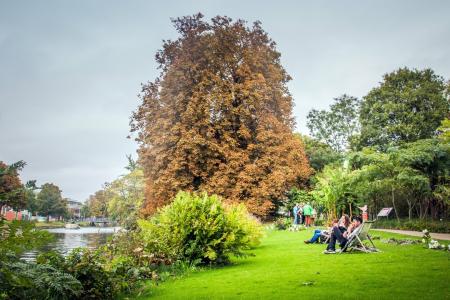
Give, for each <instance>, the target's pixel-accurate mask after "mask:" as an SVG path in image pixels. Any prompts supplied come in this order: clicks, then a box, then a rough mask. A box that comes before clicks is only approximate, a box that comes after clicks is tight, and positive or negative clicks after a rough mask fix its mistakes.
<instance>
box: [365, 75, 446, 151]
mask: <svg viewBox="0 0 450 300" xmlns="http://www.w3.org/2000/svg"><path fill="white" fill-rule="evenodd" d="M447 89H448V87H446V85H445V82H444V79H443V78H442V77H441V76H438V75H436V74H435V73H434V71H433V70H431V69H425V70H416V69H414V70H409V69H408V68H402V69H398V70H396V71H394V72H392V73H389V74H386V75H384V77H383V81H382V82H381V84H380V86H379V87H376V88H373V89H372V90H371V91H370V92H369V94H368V95H367V96H365V97H364V99H363V101H362V105H361V114H360V121H361V140H360V142H361V145H362V146H375V147H377V148H378V149H381V150H383V151H386V150H387V149H388V148H389V147H390V146H395V145H399V144H401V143H405V142H414V141H417V140H419V139H427V138H431V137H433V136H434V135H435V133H436V128H437V127H439V125H440V123H441V121H442V120H443V119H444V118H446V117H448V115H449V112H450V107H449V100H450V98H449V97H450V95H449V91H448V90H447Z"/></svg>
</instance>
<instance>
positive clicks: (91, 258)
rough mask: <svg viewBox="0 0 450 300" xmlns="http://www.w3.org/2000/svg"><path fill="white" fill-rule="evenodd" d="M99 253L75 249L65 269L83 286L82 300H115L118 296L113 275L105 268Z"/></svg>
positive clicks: (67, 259)
mask: <svg viewBox="0 0 450 300" xmlns="http://www.w3.org/2000/svg"><path fill="white" fill-rule="evenodd" d="M102 263H104V261H102V259H101V257H100V256H99V255H98V253H95V252H94V251H92V250H89V249H86V248H78V249H74V250H73V251H72V252H71V253H70V254H69V255H68V256H67V257H66V262H65V269H66V270H67V272H68V273H70V274H71V275H73V276H74V277H75V278H76V279H77V280H78V281H80V282H81V284H82V285H83V292H82V295H81V299H113V298H114V297H115V296H116V294H117V292H118V291H117V289H115V287H114V284H113V279H112V278H111V274H109V273H108V272H107V271H106V270H105V269H104V268H103V265H102Z"/></svg>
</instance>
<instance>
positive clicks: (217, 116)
mask: <svg viewBox="0 0 450 300" xmlns="http://www.w3.org/2000/svg"><path fill="white" fill-rule="evenodd" d="M173 23H174V25H175V28H176V29H177V31H178V32H179V33H180V35H181V36H180V37H179V38H178V39H176V40H174V41H165V42H164V44H163V49H162V50H160V51H159V52H158V53H157V55H156V60H157V62H158V64H159V68H160V69H161V70H162V72H161V75H160V76H159V77H158V78H157V79H156V80H155V81H154V82H151V83H148V84H146V85H144V87H143V91H142V104H141V105H140V107H139V108H138V110H137V111H136V112H135V113H134V114H133V118H132V131H133V132H137V141H138V142H139V143H140V150H139V158H140V162H141V165H142V166H143V168H144V174H145V177H146V180H147V181H146V184H147V187H146V205H145V210H144V213H146V214H152V213H155V212H156V210H157V208H158V207H161V206H163V205H165V204H167V203H169V201H170V200H171V199H173V197H174V196H175V194H176V193H177V192H178V191H180V190H187V191H206V192H209V193H214V194H218V195H220V196H222V197H224V199H226V200H228V201H232V202H240V203H245V204H246V206H247V207H248V209H249V210H250V212H252V213H253V214H255V215H257V216H260V217H265V216H267V215H268V214H269V213H271V212H273V211H274V210H275V208H276V207H275V205H274V203H275V202H276V201H277V200H278V199H279V198H282V197H284V193H285V191H286V190H289V188H290V187H291V186H292V185H300V184H302V182H304V181H306V180H307V178H308V176H309V174H310V173H311V172H310V168H309V166H308V163H307V159H306V156H305V153H304V149H303V145H302V143H301V142H300V141H299V140H298V139H295V138H294V137H293V135H292V129H293V127H294V119H293V116H292V106H293V101H292V97H291V96H290V94H289V91H288V88H287V82H288V81H289V80H290V77H289V75H288V74H287V73H286V71H285V70H284V68H283V67H282V66H281V63H280V53H279V52H278V51H277V50H276V48H275V43H274V42H273V41H272V40H271V39H270V38H269V37H268V35H267V33H266V32H264V30H263V29H262V28H261V24H260V23H259V22H255V23H254V24H253V26H252V27H248V26H247V25H246V23H245V22H244V21H242V20H237V21H234V22H233V21H232V20H231V19H230V18H227V17H220V16H218V17H215V18H213V19H212V20H211V22H210V23H208V22H205V21H204V20H203V16H202V15H201V14H198V15H194V16H191V17H183V18H178V19H175V20H173Z"/></svg>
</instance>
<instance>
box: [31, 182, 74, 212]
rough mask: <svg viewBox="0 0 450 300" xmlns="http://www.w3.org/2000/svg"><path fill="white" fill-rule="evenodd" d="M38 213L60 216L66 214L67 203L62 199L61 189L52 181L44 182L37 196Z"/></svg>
mask: <svg viewBox="0 0 450 300" xmlns="http://www.w3.org/2000/svg"><path fill="white" fill-rule="evenodd" d="M37 207H38V209H37V210H38V213H39V214H41V215H44V216H47V220H48V219H49V217H50V216H55V217H61V216H64V215H65V214H67V203H66V202H65V201H64V200H63V198H62V195H61V190H60V189H59V187H58V186H56V185H54V184H53V183H45V184H43V185H42V187H41V191H40V192H39V194H38V196H37Z"/></svg>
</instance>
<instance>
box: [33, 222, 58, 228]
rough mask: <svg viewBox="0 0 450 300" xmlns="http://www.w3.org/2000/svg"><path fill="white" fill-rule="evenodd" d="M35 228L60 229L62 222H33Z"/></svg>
mask: <svg viewBox="0 0 450 300" xmlns="http://www.w3.org/2000/svg"><path fill="white" fill-rule="evenodd" d="M35 225H36V228H41V229H48V228H61V227H64V225H65V223H64V222H59V221H55V222H35Z"/></svg>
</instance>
